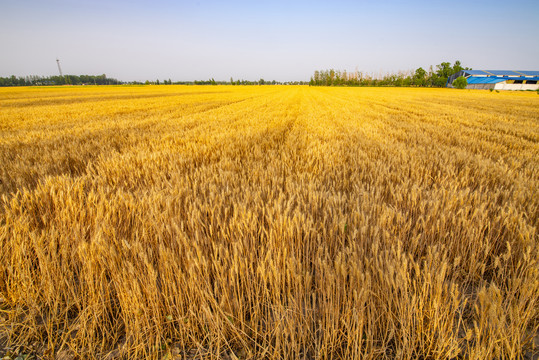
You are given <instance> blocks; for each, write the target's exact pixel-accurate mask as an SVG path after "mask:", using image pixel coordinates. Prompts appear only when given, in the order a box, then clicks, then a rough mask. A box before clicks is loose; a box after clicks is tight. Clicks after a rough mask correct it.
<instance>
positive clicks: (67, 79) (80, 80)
mask: <svg viewBox="0 0 539 360" xmlns="http://www.w3.org/2000/svg"><path fill="white" fill-rule="evenodd" d="M122 84H127V85H307V84H308V82H306V81H286V82H279V81H275V80H271V81H266V80H264V79H260V80H258V81H256V80H255V81H251V80H243V79H242V80H234V79H233V78H230V81H216V80H215V79H213V78H212V79H209V80H195V81H172V80H171V79H168V80H162V81H161V80H159V79H157V80H152V81H150V80H146V81H143V82H142V81H129V82H123V81H120V80H117V79H113V78H108V77H107V76H106V75H105V74H103V75H64V76H58V75H56V76H46V77H44V76H35V75H32V76H24V77H23V76H19V77H17V76H15V75H12V76H10V77H0V87H1V86H51V85H122Z"/></svg>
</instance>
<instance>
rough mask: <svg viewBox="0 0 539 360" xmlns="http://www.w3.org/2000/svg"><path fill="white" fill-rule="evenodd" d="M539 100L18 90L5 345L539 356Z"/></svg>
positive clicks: (4, 219)
mask: <svg viewBox="0 0 539 360" xmlns="http://www.w3.org/2000/svg"><path fill="white" fill-rule="evenodd" d="M538 109H539V97H538V96H537V95H536V94H528V93H500V94H493V93H487V92H481V91H460V92H459V91H453V90H447V89H436V90H433V89H380V88H359V89H358V88H354V89H351V88H307V87H293V86H286V87H280V86H263V87H232V86H214V87H211V86H208V87H202V86H198V87H188V86H151V87H88V88H84V87H68V88H56V89H35V88H28V89H0V195H1V204H0V254H1V255H0V256H1V257H0V296H1V298H0V301H1V303H0V311H1V312H0V316H1V318H0V328H1V329H2V330H1V334H2V337H3V339H2V341H3V342H4V350H5V351H7V350H9V349H11V350H10V351H11V353H13V354H15V353H35V354H38V355H40V356H44V357H49V358H54V357H61V356H64V357H65V356H67V357H70V358H102V357H105V356H108V358H113V357H122V358H123V357H130V358H140V357H149V358H167V359H171V358H181V357H185V358H196V357H199V358H213V359H217V358H233V359H235V358H252V359H260V358H267V359H300V358H304V359H315V358H316V359H322V358H323V359H326V358H328V359H329V358H333V359H350V358H361V359H375V358H376V359H411V358H422V359H451V358H467V359H493V358H499V359H502V358H505V359H513V358H523V357H529V356H532V354H533V353H534V352H536V351H537V349H536V348H535V349H534V337H535V336H536V334H537V329H538V326H539V316H538V300H539V264H538V260H539V246H538V241H537V240H538V234H537V227H538V224H539V222H538V220H539V168H538V165H539V164H538V160H537V159H539V112H538ZM6 346H10V347H11V348H8V347H6Z"/></svg>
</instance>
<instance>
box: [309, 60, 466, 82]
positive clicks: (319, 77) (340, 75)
mask: <svg viewBox="0 0 539 360" xmlns="http://www.w3.org/2000/svg"><path fill="white" fill-rule="evenodd" d="M460 70H471V68H464V67H462V65H461V63H460V61H458V60H457V61H455V63H454V64H453V66H451V63H449V62H442V63H441V64H438V65H436V70H435V69H434V68H433V66H432V65H431V66H430V68H429V71H426V70H425V69H423V68H421V67H420V68H418V69H416V70H415V71H410V72H398V73H390V74H386V75H382V76H378V77H375V76H370V75H367V74H363V73H362V72H358V71H355V72H347V71H346V70H344V71H339V70H334V69H330V70H322V71H319V70H316V71H315V72H314V76H312V77H311V80H310V81H309V85H310V86H424V87H425V86H428V87H445V86H446V84H447V79H448V78H449V76H451V75H452V74H454V73H456V72H459V71H460Z"/></svg>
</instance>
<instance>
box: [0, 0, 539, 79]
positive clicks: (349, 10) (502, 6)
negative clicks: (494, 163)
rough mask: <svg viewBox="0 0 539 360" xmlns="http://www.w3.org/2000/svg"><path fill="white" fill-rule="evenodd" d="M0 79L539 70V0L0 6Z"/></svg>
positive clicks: (5, 0) (25, 2)
mask: <svg viewBox="0 0 539 360" xmlns="http://www.w3.org/2000/svg"><path fill="white" fill-rule="evenodd" d="M0 15H1V16H0V18H1V20H0V76H8V75H12V74H14V75H17V76H24V75H31V74H35V75H56V74H57V73H58V70H57V67H56V58H57V57H58V58H59V59H60V62H61V65H62V70H63V71H64V73H66V74H103V73H105V74H107V76H110V77H115V78H118V79H120V80H124V81H129V80H146V79H150V80H155V79H168V78H171V79H172V80H175V81H177V80H194V79H199V80H200V79H208V78H211V77H213V78H215V79H216V80H228V79H229V78H230V77H233V78H234V79H250V80H257V79H259V78H264V79H265V80H273V79H275V80H278V81H287V80H308V79H309V78H310V76H311V75H312V73H313V72H314V70H316V69H329V68H335V69H341V70H345V69H346V70H355V69H356V68H357V69H358V70H360V71H363V72H367V73H375V74H377V73H383V72H389V71H398V70H410V69H413V68H417V67H419V66H422V67H424V68H425V69H427V67H428V66H429V65H435V64H439V63H440V62H442V61H451V62H453V61H454V60H457V59H459V60H461V62H462V63H463V65H465V66H470V67H473V68H475V69H515V70H539V20H538V18H539V0H514V1H498V0H481V1H474V0H468V1H461V0H453V1H448V0H443V1H439V0H431V1H399V0H378V1H374V0H373V1H341V0H335V1H315V0H311V1H294V0H286V1H282V0H274V1H263V0H260V1H257V0H252V1H205V0H200V1H172V0H170V1H167V0H153V1H138V0H132V1H127V0H118V1H114V0H108V1H104V0H91V1H90V0H78V1H75V0H13V1H9V0H0Z"/></svg>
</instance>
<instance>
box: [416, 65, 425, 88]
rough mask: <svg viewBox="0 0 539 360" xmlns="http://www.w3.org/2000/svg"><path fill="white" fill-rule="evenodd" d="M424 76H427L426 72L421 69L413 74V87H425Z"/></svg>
mask: <svg viewBox="0 0 539 360" xmlns="http://www.w3.org/2000/svg"><path fill="white" fill-rule="evenodd" d="M425 75H427V72H426V71H425V69H423V68H421V67H420V68H418V69H416V71H415V74H414V85H417V86H425V85H426V79H425Z"/></svg>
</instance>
